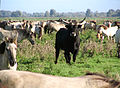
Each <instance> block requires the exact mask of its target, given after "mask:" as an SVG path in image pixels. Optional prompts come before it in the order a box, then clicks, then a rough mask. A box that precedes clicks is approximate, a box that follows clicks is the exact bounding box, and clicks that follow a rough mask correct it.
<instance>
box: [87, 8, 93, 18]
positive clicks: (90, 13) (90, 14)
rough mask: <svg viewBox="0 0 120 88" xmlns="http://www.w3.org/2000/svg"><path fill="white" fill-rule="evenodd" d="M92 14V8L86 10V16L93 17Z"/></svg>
mask: <svg viewBox="0 0 120 88" xmlns="http://www.w3.org/2000/svg"><path fill="white" fill-rule="evenodd" d="M91 16H92V12H91V10H90V9H87V10H86V17H91Z"/></svg>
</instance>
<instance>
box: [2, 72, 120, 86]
mask: <svg viewBox="0 0 120 88" xmlns="http://www.w3.org/2000/svg"><path fill="white" fill-rule="evenodd" d="M119 87H120V82H118V81H115V80H112V79H109V78H107V77H105V76H102V75H99V74H94V73H89V74H87V75H85V76H81V77H58V76H51V75H46V74H38V73H32V72H26V71H12V70H3V71H0V88H119Z"/></svg>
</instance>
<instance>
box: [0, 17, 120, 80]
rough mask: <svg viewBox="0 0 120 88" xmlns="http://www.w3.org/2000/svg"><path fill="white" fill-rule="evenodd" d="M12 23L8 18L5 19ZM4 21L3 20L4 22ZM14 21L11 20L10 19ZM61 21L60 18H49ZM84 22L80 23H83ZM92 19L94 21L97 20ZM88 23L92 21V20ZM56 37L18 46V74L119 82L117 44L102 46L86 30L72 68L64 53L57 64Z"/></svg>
mask: <svg viewBox="0 0 120 88" xmlns="http://www.w3.org/2000/svg"><path fill="white" fill-rule="evenodd" d="M4 19H9V18H4ZM4 19H3V18H1V19H0V20H4ZM10 19H11V18H10ZM12 19H13V20H16V19H17V20H21V19H25V20H27V19H28V20H46V18H12ZM47 19H58V18H47ZM81 19H82V18H80V19H78V20H81ZM94 19H97V21H98V23H102V22H103V21H104V20H118V21H120V19H117V18H94ZM94 19H93V20H94ZM87 20H91V19H90V18H89V19H87ZM55 34H56V32H53V33H52V34H45V35H43V37H42V40H38V39H35V41H36V44H35V45H34V46H32V45H31V44H30V43H29V42H28V41H27V40H24V41H22V42H21V43H19V44H18V49H17V62H18V70H23V71H31V72H37V73H44V74H51V75H57V76H70V77H75V76H81V75H84V74H85V73H86V72H97V73H102V74H105V75H107V76H109V77H113V78H116V79H118V80H120V59H118V58H117V49H116V44H115V43H113V42H111V41H108V40H107V39H105V40H104V41H103V43H101V42H100V41H98V39H97V38H96V34H97V33H96V32H95V31H93V30H86V31H85V32H84V33H83V34H80V39H81V43H80V50H79V53H78V56H77V59H76V62H75V63H73V62H72V60H71V65H69V64H66V62H65V58H64V55H63V53H64V52H63V51H61V52H60V56H59V59H58V64H54V60H55V49H54V46H55V45H54V44H55Z"/></svg>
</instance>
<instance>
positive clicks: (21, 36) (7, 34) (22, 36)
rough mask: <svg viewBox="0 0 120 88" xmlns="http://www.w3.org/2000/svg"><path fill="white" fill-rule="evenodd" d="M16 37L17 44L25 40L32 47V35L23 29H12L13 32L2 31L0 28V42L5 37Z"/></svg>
mask: <svg viewBox="0 0 120 88" xmlns="http://www.w3.org/2000/svg"><path fill="white" fill-rule="evenodd" d="M16 34H17V35H18V36H17V42H18V43H19V42H21V41H22V40H24V39H27V40H29V41H30V43H31V44H32V45H34V40H33V38H32V35H30V33H29V32H28V31H27V30H25V29H13V30H4V29H3V28H0V40H4V38H5V37H12V36H14V35H16Z"/></svg>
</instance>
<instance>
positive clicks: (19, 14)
mask: <svg viewBox="0 0 120 88" xmlns="http://www.w3.org/2000/svg"><path fill="white" fill-rule="evenodd" d="M21 16H22V12H21V11H14V12H12V14H11V17H21Z"/></svg>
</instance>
